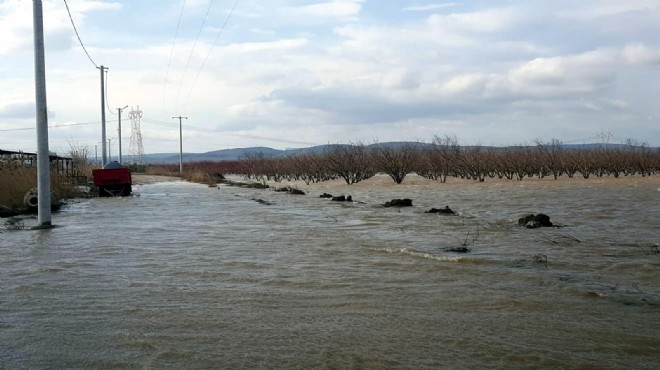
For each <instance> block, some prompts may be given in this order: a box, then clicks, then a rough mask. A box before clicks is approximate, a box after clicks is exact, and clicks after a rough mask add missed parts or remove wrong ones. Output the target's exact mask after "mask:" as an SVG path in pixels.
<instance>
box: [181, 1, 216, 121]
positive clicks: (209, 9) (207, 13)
mask: <svg viewBox="0 0 660 370" xmlns="http://www.w3.org/2000/svg"><path fill="white" fill-rule="evenodd" d="M212 7H213V0H211V1H210V2H209V7H208V9H206V15H204V21H203V22H202V25H201V26H200V27H199V31H197V36H196V37H195V42H194V43H193V47H192V49H190V54H189V55H188V61H186V66H185V68H184V69H183V75H182V76H181V82H180V83H179V89H178V90H177V93H176V101H175V103H174V106H175V107H176V108H177V109H178V106H179V97H180V96H181V87H182V86H183V81H184V80H185V78H186V72H188V65H190V59H192V56H193V53H194V52H195V47H196V46H197V41H198V40H199V35H201V34H202V31H203V30H204V25H205V24H206V20H207V19H208V18H209V13H210V12H211V8H212Z"/></svg>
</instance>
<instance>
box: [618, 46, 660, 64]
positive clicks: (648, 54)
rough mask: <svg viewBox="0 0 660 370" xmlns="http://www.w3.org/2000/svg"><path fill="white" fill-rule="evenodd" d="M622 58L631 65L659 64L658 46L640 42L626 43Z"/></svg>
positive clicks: (659, 49)
mask: <svg viewBox="0 0 660 370" xmlns="http://www.w3.org/2000/svg"><path fill="white" fill-rule="evenodd" d="M622 53H623V58H624V59H625V61H626V62H628V63H630V64H632V65H655V66H660V47H655V48H653V47H649V46H646V45H644V44H641V43H636V44H630V45H627V46H626V47H625V48H624V49H623V52H622Z"/></svg>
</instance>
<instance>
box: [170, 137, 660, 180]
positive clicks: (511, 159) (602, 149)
mask: <svg viewBox="0 0 660 370" xmlns="http://www.w3.org/2000/svg"><path fill="white" fill-rule="evenodd" d="M159 167H161V168H163V169H165V170H169V171H171V172H176V171H178V165H161V166H159ZM169 167H171V168H169ZM185 169H186V172H188V171H190V172H203V173H206V174H211V175H216V176H219V175H226V174H236V175H245V176H247V177H248V178H251V179H254V180H257V181H263V182H265V181H267V180H270V181H278V182H279V181H282V180H302V181H304V182H305V183H307V184H309V183H315V182H321V181H326V180H333V179H343V180H344V181H346V183H347V184H355V183H357V182H360V181H362V180H365V179H368V178H370V177H372V176H374V175H375V174H376V173H385V174H387V175H389V176H390V177H391V178H392V180H393V181H394V182H396V183H398V184H399V183H401V182H402V181H403V180H404V178H405V177H406V175H408V174H410V173H417V174H418V175H420V176H424V177H427V178H429V179H433V180H438V181H440V182H445V181H446V180H447V178H448V177H456V178H462V179H471V180H476V181H485V179H486V178H500V179H509V180H513V179H515V180H522V179H524V178H525V177H538V178H544V177H549V176H552V177H553V178H554V179H557V178H558V177H560V176H567V177H570V178H573V177H575V176H576V175H578V174H579V175H580V176H582V177H584V178H585V179H586V178H589V177H590V176H592V175H593V176H597V177H602V176H613V177H619V176H621V175H623V176H629V175H635V174H639V175H641V176H650V175H653V174H656V173H658V172H659V171H660V149H658V148H654V149H652V148H649V147H648V145H646V144H640V143H638V142H636V141H633V140H628V141H627V143H626V145H620V146H614V147H612V146H607V145H602V146H598V145H595V146H591V147H582V148H570V149H569V148H567V147H565V146H564V145H562V143H561V142H560V141H559V140H551V141H550V142H542V141H537V142H536V145H534V146H523V145H520V146H513V147H506V148H497V147H483V146H469V147H464V146H460V145H458V141H457V140H456V138H455V137H449V136H447V137H444V138H441V137H435V138H434V140H433V142H432V144H431V145H425V146H420V145H416V143H395V144H393V143H388V144H371V145H365V144H363V143H360V142H357V143H350V144H336V145H328V146H326V147H325V148H324V149H323V151H321V152H315V153H313V152H300V153H297V154H295V155H289V156H285V157H275V158H272V157H267V156H265V155H263V154H262V153H248V154H245V155H244V156H242V158H241V159H240V160H234V161H219V162H196V163H189V164H186V165H185Z"/></svg>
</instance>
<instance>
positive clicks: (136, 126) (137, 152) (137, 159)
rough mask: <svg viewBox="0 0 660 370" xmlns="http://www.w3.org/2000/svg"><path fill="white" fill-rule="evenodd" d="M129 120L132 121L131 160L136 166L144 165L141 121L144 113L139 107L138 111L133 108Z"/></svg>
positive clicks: (129, 149)
mask: <svg viewBox="0 0 660 370" xmlns="http://www.w3.org/2000/svg"><path fill="white" fill-rule="evenodd" d="M128 118H130V119H131V141H130V143H129V147H128V151H129V152H130V154H131V159H132V161H133V163H134V164H144V146H142V132H141V131H140V119H141V118H142V111H141V110H140V106H139V105H138V107H137V109H133V107H131V111H130V112H129V113H128Z"/></svg>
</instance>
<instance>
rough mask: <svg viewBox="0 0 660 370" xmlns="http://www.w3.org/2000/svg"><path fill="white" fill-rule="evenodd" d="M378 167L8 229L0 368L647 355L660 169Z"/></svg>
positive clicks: (439, 362)
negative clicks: (400, 178)
mask: <svg viewBox="0 0 660 370" xmlns="http://www.w3.org/2000/svg"><path fill="white" fill-rule="evenodd" d="M390 182H391V180H389V179H388V178H387V177H385V176H378V177H376V178H374V179H370V180H369V181H365V182H363V183H360V184H357V185H353V186H350V187H349V186H346V185H343V184H341V182H329V183H322V184H315V185H311V186H307V185H305V184H304V183H303V184H301V183H296V184H293V185H295V186H297V187H298V188H300V189H301V190H304V191H306V192H307V195H290V194H286V193H280V192H274V191H271V190H257V189H245V188H236V187H229V186H222V185H221V186H220V187H218V188H209V187H207V186H204V185H199V184H191V183H187V182H181V181H175V182H172V181H170V182H156V183H148V184H144V185H139V186H137V187H136V189H135V190H136V191H135V194H136V196H133V197H128V198H103V199H101V198H98V199H85V200H79V201H76V202H73V203H71V204H69V205H68V206H66V207H65V208H64V209H63V210H62V211H61V212H60V213H57V214H54V215H53V223H54V224H56V225H57V227H56V228H54V229H52V230H46V231H27V230H24V231H12V232H9V231H3V232H2V234H0V281H1V285H0V368H6V369H22V368H25V369H32V368H52V369H64V368H66V369H77V368H128V369H130V368H136V369H145V368H154V369H160V368H278V369H294V368H300V369H309V368H331V369H343V368H358V369H359V368H366V369H371V368H374V369H382V368H393V369H395V368H396V369H399V368H401V369H424V368H428V369H431V368H433V369H435V368H448V369H485V368H497V369H511V368H612V369H628V368H635V369H655V368H658V365H659V364H660V362H659V360H658V359H659V358H660V282H659V281H660V254H656V252H657V247H654V246H653V245H654V244H655V245H657V244H658V242H659V240H658V235H660V232H659V231H660V181H659V180H658V178H641V177H633V178H624V179H589V180H584V179H574V180H567V179H563V180H559V181H546V180H528V179H527V180H525V181H522V182H518V181H510V182H506V181H494V180H491V181H488V180H487V181H486V182H485V183H482V184H479V183H473V182H466V181H454V180H451V181H450V182H449V183H448V184H440V183H437V182H430V181H426V180H424V179H421V178H418V177H414V176H413V177H410V178H408V179H407V180H406V182H405V183H404V184H403V185H401V186H396V185H394V184H393V183H391V184H390ZM323 192H328V193H331V194H334V195H340V194H345V195H348V194H350V195H352V197H353V199H354V200H355V202H352V203H338V202H332V201H329V200H325V199H321V198H319V195H320V194H321V193H323ZM138 195H139V196H138ZM393 198H411V199H413V207H412V208H400V209H394V208H383V207H382V206H381V205H382V204H383V203H385V202H386V201H388V200H391V199H393ZM265 203H268V204H270V205H267V204H265ZM445 205H448V206H450V207H451V208H452V209H454V210H455V211H456V212H457V213H458V216H442V215H436V214H428V213H425V211H427V210H429V209H430V208H432V207H435V208H440V207H444V206H445ZM538 212H543V213H546V214H548V215H550V217H551V220H552V221H553V222H554V223H556V224H558V225H561V226H562V227H561V228H545V229H536V230H527V229H524V228H520V227H518V226H517V225H516V222H517V219H518V217H520V216H521V215H522V214H525V213H538ZM26 222H27V223H29V222H30V220H28V221H26ZM463 244H465V246H466V247H468V248H469V250H470V251H469V253H454V252H451V251H449V249H451V248H456V247H458V246H462V245H463Z"/></svg>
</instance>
